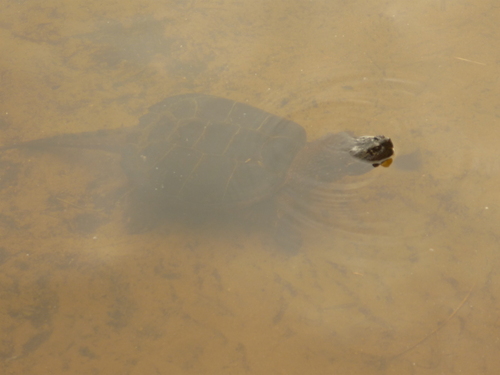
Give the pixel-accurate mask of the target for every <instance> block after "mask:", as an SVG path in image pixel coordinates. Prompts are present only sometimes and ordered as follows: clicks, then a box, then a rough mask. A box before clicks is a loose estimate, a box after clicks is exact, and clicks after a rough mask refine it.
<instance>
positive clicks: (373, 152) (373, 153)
mask: <svg viewBox="0 0 500 375" xmlns="http://www.w3.org/2000/svg"><path fill="white" fill-rule="evenodd" d="M380 150H382V146H375V147H372V148H371V149H370V155H375V154H378V153H379V152H380Z"/></svg>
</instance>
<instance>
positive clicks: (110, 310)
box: [0, 0, 500, 374]
mask: <svg viewBox="0 0 500 375" xmlns="http://www.w3.org/2000/svg"><path fill="white" fill-rule="evenodd" d="M0 10H1V11H0V34H1V38H0V48H1V51H2V56H3V58H2V59H1V61H0V77H1V78H0V79H1V82H2V84H1V86H0V96H1V98H2V100H1V103H0V145H7V144H12V143H16V142H20V141H26V140H32V139H37V138H43V137H47V136H52V135H56V134H62V133H78V132H83V131H92V130H99V129H116V128H121V127H129V126H134V125H136V124H137V122H138V118H139V117H140V116H141V115H143V114H144V113H146V112H147V109H148V108H149V107H150V106H151V105H153V104H155V103H157V102H159V101H161V100H163V99H165V98H166V97H168V96H172V95H177V94H183V93H188V92H196V93H204V94H210V95H216V96H221V97H225V98H230V99H233V100H237V101H240V102H244V103H247V104H250V105H252V106H255V107H258V108H261V109H263V110H266V111H268V112H271V113H273V114H276V115H278V116H283V117H286V118H288V119H290V120H293V121H295V122H297V123H299V124H301V125H302V126H303V127H304V128H305V129H306V131H307V134H308V138H309V139H310V140H312V139H316V138H318V137H321V136H322V135H324V134H326V133H328V132H338V131H345V130H348V131H351V132H353V133H354V134H357V135H362V134H372V135H375V134H384V135H386V136H389V137H391V139H392V140H393V142H394V144H395V148H396V157H395V160H394V163H393V164H392V165H391V166H390V167H389V168H376V169H374V170H373V171H372V172H370V173H369V174H366V175H363V176H361V177H359V178H354V177H353V178H351V177H348V178H346V179H343V180H342V181H339V182H335V184H334V185H332V190H331V191H318V192H316V193H317V194H315V195H314V198H315V199H314V202H313V203H312V206H314V207H308V209H310V210H311V211H313V212H314V215H313V216H311V215H310V213H308V215H304V217H297V221H299V222H300V224H301V225H300V226H301V233H302V237H303V241H302V243H303V245H302V247H301V248H300V249H299V250H298V251H297V253H295V254H289V253H287V252H285V251H281V250H279V249H276V248H275V246H273V241H272V238H271V237H270V236H269V235H268V234H267V233H265V231H262V230H254V227H253V226H249V225H246V224H242V223H225V224H224V225H221V223H220V222H215V221H208V222H207V221H205V222H203V224H196V225H195V224H192V225H186V223H179V222H165V223H161V224H159V225H158V226H157V227H155V228H153V229H152V230H149V231H145V232H142V233H129V232H128V231H127V230H126V223H125V222H124V217H123V216H124V212H125V211H126V209H125V206H126V203H125V202H126V201H127V196H128V195H129V193H130V192H129V191H128V189H127V179H126V177H125V175H124V173H123V170H122V169H121V167H120V161H119V158H117V157H116V156H115V155H112V154H108V153H103V152H95V151H81V150H74V149H69V150H54V151H51V152H36V151H26V152H24V151H23V152H21V151H18V150H10V151H6V152H3V153H2V155H0V236H1V238H2V241H1V243H0V316H1V319H0V332H1V339H0V369H1V371H0V372H1V373H2V374H36V373H52V374H122V373H127V374H146V373H154V374H166V373H168V374H244V373H247V374H304V373H307V374H332V373H336V374H455V373H460V374H497V373H498V372H499V371H500V358H499V356H498V352H499V350H500V341H499V339H498V337H499V333H500V322H499V317H498V310H499V308H500V303H499V302H498V301H497V295H498V293H500V273H499V272H498V265H499V256H498V254H497V251H498V248H499V245H498V241H499V237H500V233H499V230H498V224H497V223H498V222H499V220H500V195H499V194H498V186H499V184H500V178H499V177H498V176H499V172H500V163H499V162H498V160H497V159H496V156H497V153H498V152H497V148H498V147H497V142H498V141H497V140H498V139H500V127H499V126H497V124H498V123H499V121H500V105H499V103H500V96H499V95H500V90H499V80H500V78H499V77H500V74H499V61H500V52H499V50H498V48H497V44H498V40H499V37H500V36H499V32H500V28H499V26H498V19H499V17H500V7H499V6H498V5H497V3H496V2H495V1H493V0H478V1H471V0H469V1H466V0H457V1H447V0H420V1H414V2H411V4H410V3H409V2H407V1H403V0H393V1H385V2H379V1H373V0H357V1H349V2H347V1H340V0H335V1H315V0H312V1H303V0H300V1H297V0H291V1H290V0H278V1H225V0H220V1H215V0H208V1H203V2H201V1H194V0H192V1H181V0H171V1H169V0H166V1H162V2H158V1H154V0H144V1H140V2H137V1H127V0H123V1H121V2H115V1H110V0H105V1H87V0H86V1H82V0H74V1H71V2H67V1H66V2H65V1H61V0H47V1H44V2H43V4H42V3H37V4H34V3H33V2H29V1H21V0H19V1H13V0H5V1H3V2H2V4H1V5H0Z"/></svg>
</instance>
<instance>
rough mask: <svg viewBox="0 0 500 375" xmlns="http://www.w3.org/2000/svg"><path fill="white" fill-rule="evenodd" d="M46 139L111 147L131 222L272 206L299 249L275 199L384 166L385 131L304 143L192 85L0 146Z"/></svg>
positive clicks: (270, 118)
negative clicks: (126, 185) (139, 108)
mask: <svg viewBox="0 0 500 375" xmlns="http://www.w3.org/2000/svg"><path fill="white" fill-rule="evenodd" d="M51 147H76V148H85V149H94V150H103V151H108V152H114V153H118V154H120V155H121V167H122V168H123V170H124V172H125V174H126V175H127V177H128V179H129V180H130V182H131V184H132V186H133V192H134V193H133V194H131V197H132V201H133V202H134V203H133V204H132V205H131V207H132V208H131V211H135V212H136V214H135V217H136V218H135V219H132V220H131V222H132V223H135V224H132V225H131V226H132V227H133V226H135V227H141V225H143V224H144V223H146V222H147V221H148V219H147V217H152V218H154V219H150V220H149V221H152V222H155V221H156V220H157V219H158V218H159V217H160V216H161V215H162V213H169V214H173V215H174V216H187V217H188V216H197V217H200V216H205V217H209V218H210V217H215V215H219V214H220V213H234V212H238V211H241V210H244V209H245V210H246V209H247V208H250V207H257V206H259V205H260V206H261V207H262V206H264V207H267V210H270V211H272V212H273V214H272V215H270V216H272V219H270V220H269V225H270V226H271V227H272V228H273V237H274V238H275V239H276V243H277V244H278V245H280V247H285V248H286V247H288V248H300V245H301V240H300V238H301V236H300V234H296V233H297V230H296V229H292V227H293V225H292V221H293V218H291V217H290V215H287V214H285V213H284V210H280V209H278V208H276V207H279V205H276V204H275V202H276V201H281V206H283V204H291V203H290V202H291V201H293V199H294V197H297V196H303V195H305V194H307V192H308V190H310V189H311V188H313V187H315V186H320V185H325V184H330V183H332V182H334V181H336V180H339V179H341V178H342V177H344V176H348V175H359V174H363V173H366V172H368V171H370V170H371V169H373V167H377V166H379V165H384V166H385V165H387V164H389V163H390V162H391V161H392V156H393V154H394V146H393V143H392V141H391V139H390V138H387V137H385V136H383V135H378V136H360V137H355V136H353V135H352V134H351V133H349V132H339V133H327V134H326V135H324V136H322V137H321V138H319V139H316V140H313V141H309V142H308V141H307V135H306V131H305V129H304V128H303V127H302V126H301V125H299V124H298V123H296V122H294V121H291V120H288V119H286V118H283V117H279V116H276V115H273V114H271V113H268V112H266V111H264V110H261V109H258V108H255V107H253V106H250V105H249V104H245V103H241V102H237V101H234V100H230V99H226V98H222V97H217V96H211V95H205V94H195V93H190V94H182V95H176V96H171V97H167V98H166V99H164V100H162V101H160V102H159V103H156V104H154V105H153V106H151V107H150V108H149V110H148V112H147V113H146V114H144V115H143V116H142V117H140V119H139V123H138V124H137V125H136V126H133V127H128V128H119V129H110V130H98V131H92V132H84V133H76V134H61V135H56V136H53V137H48V138H42V139H36V140H32V141H26V142H21V143H17V144H12V145H7V146H3V147H0V151H6V150H9V149H15V148H37V149H45V148H51ZM285 191H287V192H288V193H285ZM290 191H293V193H292V194H291V193H290ZM285 196H286V197H285ZM284 202H285V203H284ZM286 202H288V203H286ZM269 207H274V208H271V209H270V208H269ZM152 212H154V214H151V213H152ZM132 216H134V215H132ZM147 226H148V225H144V227H147ZM291 233H294V234H293V235H291Z"/></svg>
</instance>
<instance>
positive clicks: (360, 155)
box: [349, 135, 394, 167]
mask: <svg viewBox="0 0 500 375" xmlns="http://www.w3.org/2000/svg"><path fill="white" fill-rule="evenodd" d="M349 153H350V154H351V156H352V157H354V158H356V159H358V160H359V161H362V162H367V163H370V164H371V165H372V166H374V167H378V166H379V165H381V164H382V165H384V166H385V165H386V164H390V162H389V160H390V159H391V157H392V155H394V145H393V144H392V141H391V139H390V138H387V137H384V136H383V135H376V136H369V135H364V136H361V137H357V138H353V145H352V147H351V149H350V150H349ZM387 166H388V165H387Z"/></svg>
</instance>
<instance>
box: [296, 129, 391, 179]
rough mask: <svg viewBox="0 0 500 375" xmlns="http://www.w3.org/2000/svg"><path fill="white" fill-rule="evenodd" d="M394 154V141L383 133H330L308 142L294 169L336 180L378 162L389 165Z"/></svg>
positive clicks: (304, 173) (367, 169)
mask: <svg viewBox="0 0 500 375" xmlns="http://www.w3.org/2000/svg"><path fill="white" fill-rule="evenodd" d="M393 155H394V146H393V144H392V141H391V139H390V138H387V137H384V136H383V135H377V136H362V137H353V136H352V135H351V134H349V133H346V132H342V133H336V134H334V133H329V134H326V135H325V136H323V137H322V138H320V139H318V140H316V141H312V142H309V143H308V144H307V146H306V148H305V150H304V151H303V152H301V153H300V154H299V157H298V158H297V161H296V163H295V166H296V169H295V170H296V172H297V173H298V174H299V175H301V176H303V177H305V178H312V180H313V181H318V182H319V181H321V182H333V181H335V180H338V179H340V178H342V177H343V176H355V175H361V174H364V173H367V172H369V171H370V170H372V169H373V167H378V166H379V165H383V166H389V165H390V163H391V161H392V159H391V157H392V156H393Z"/></svg>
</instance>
